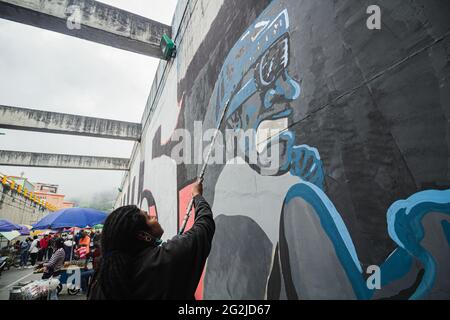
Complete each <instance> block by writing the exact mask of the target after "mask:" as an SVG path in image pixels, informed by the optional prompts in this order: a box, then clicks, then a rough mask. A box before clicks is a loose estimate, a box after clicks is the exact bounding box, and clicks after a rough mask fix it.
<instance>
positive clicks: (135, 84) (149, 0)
mask: <svg viewBox="0 0 450 320" xmlns="http://www.w3.org/2000/svg"><path fill="white" fill-rule="evenodd" d="M101 2H104V3H107V4H109V5H113V6H116V7H119V8H121V9H125V10H127V11H130V12H133V13H136V14H139V15H141V16H145V17H148V18H150V19H153V20H156V21H160V22H162V23H165V24H169V25H170V24H171V22H172V17H173V13H174V10H175V6H176V2H177V0H164V1H161V0H102V1H101ZM158 62H159V60H158V59H154V58H150V57H146V56H143V55H138V54H135V53H131V52H127V51H122V50H119V49H115V48H112V47H108V46H104V45H100V44H96V43H92V42H88V41H85V40H81V39H77V38H73V37H70V36H65V35H62V34H58V33H55V32H51V31H47V30H42V29H38V28H34V27H30V26H26V25H22V24H19V23H15V22H10V21H7V20H2V19H0V104H2V105H10V106H20V107H26V108H30V109H40V110H48V111H56V112H63V113H72V114H80V115H85V116H93V117H102V118H109V119H117V120H124V121H132V122H139V121H140V120H141V116H142V112H143V110H144V107H145V103H146V101H147V97H148V94H149V92H150V87H151V84H152V81H153V77H154V74H155V72H156V68H157V66H158ZM0 132H2V133H5V135H0V149H2V150H17V151H31V152H45V153H68V154H81V155H93V156H113V157H126V158H128V157H130V155H131V150H132V148H133V144H134V143H133V142H127V141H120V140H108V139H98V138H87V137H76V136H69V135H57V134H46V133H33V132H25V131H14V130H5V129H0ZM0 172H1V173H4V174H8V175H20V173H21V172H24V173H25V176H26V177H28V178H29V179H30V180H31V181H33V182H38V181H39V182H48V183H52V184H59V185H60V192H61V193H64V194H66V196H67V197H69V198H70V197H80V196H85V195H89V194H91V193H93V192H96V191H104V190H111V189H112V188H114V189H116V190H117V187H119V184H120V181H121V179H122V175H123V172H120V171H102V170H79V169H76V170H69V169H46V168H28V167H9V166H0Z"/></svg>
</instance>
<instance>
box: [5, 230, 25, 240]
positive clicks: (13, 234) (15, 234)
mask: <svg viewBox="0 0 450 320" xmlns="http://www.w3.org/2000/svg"><path fill="white" fill-rule="evenodd" d="M0 235H1V236H3V237H5V238H6V239H7V240H8V241H11V240H13V239H15V238H17V237H20V232H19V231H17V230H13V231H5V232H0Z"/></svg>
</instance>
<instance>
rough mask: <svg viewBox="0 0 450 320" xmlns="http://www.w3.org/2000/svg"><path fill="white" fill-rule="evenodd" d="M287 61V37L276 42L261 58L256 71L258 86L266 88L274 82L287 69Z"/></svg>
mask: <svg viewBox="0 0 450 320" xmlns="http://www.w3.org/2000/svg"><path fill="white" fill-rule="evenodd" d="M288 61H289V38H288V37H287V36H285V37H283V38H281V39H280V40H278V41H277V42H276V43H275V44H274V45H272V46H271V47H270V48H269V49H268V50H267V51H266V53H265V54H264V55H263V56H262V57H261V60H260V62H259V63H258V67H257V68H256V71H257V72H258V75H257V76H256V79H258V80H259V81H258V82H259V84H260V85H262V86H268V85H270V84H271V83H272V82H274V81H275V80H276V79H277V78H278V77H279V76H280V74H281V72H282V71H283V70H284V69H285V68H286V67H287V65H288Z"/></svg>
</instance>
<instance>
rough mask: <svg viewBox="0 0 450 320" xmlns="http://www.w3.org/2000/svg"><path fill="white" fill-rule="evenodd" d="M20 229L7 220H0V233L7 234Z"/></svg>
mask: <svg viewBox="0 0 450 320" xmlns="http://www.w3.org/2000/svg"><path fill="white" fill-rule="evenodd" d="M21 228H22V227H21V226H19V225H18V224H15V223H12V222H9V221H8V220H0V232H8V231H13V230H20V229H21Z"/></svg>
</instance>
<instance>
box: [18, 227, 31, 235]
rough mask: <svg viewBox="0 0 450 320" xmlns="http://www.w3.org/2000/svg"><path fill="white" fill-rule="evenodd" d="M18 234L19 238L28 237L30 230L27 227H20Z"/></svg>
mask: <svg viewBox="0 0 450 320" xmlns="http://www.w3.org/2000/svg"><path fill="white" fill-rule="evenodd" d="M19 232H20V235H21V236H28V235H30V229H29V228H28V227H26V226H24V225H21V226H20V230H19Z"/></svg>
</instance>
